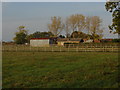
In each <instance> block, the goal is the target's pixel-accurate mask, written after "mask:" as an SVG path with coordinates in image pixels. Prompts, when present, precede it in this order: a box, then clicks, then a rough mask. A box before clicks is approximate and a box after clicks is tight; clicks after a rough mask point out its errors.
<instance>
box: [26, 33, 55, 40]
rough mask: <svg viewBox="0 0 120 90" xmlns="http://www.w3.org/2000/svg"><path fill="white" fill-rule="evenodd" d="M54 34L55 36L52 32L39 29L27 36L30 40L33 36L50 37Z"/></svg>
mask: <svg viewBox="0 0 120 90" xmlns="http://www.w3.org/2000/svg"><path fill="white" fill-rule="evenodd" d="M52 36H53V34H52V33H51V32H39V31H36V32H34V33H33V34H29V35H28V36H27V41H28V42H30V39H31V38H50V37H52Z"/></svg>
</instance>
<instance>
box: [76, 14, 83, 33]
mask: <svg viewBox="0 0 120 90" xmlns="http://www.w3.org/2000/svg"><path fill="white" fill-rule="evenodd" d="M76 20H77V22H76V23H77V28H78V31H79V32H81V31H82V30H83V29H84V28H85V16H84V15H82V14H76Z"/></svg>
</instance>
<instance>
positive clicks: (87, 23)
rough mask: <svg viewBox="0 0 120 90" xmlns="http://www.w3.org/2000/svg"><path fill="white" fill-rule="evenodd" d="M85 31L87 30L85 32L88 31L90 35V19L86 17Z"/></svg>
mask: <svg viewBox="0 0 120 90" xmlns="http://www.w3.org/2000/svg"><path fill="white" fill-rule="evenodd" d="M85 21H86V24H85V25H86V29H87V31H88V34H90V27H91V17H89V16H87V17H86V20H85Z"/></svg>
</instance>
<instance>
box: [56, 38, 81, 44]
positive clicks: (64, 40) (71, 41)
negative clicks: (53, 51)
mask: <svg viewBox="0 0 120 90" xmlns="http://www.w3.org/2000/svg"><path fill="white" fill-rule="evenodd" d="M81 40H82V39H81V38H58V40H57V43H58V46H64V44H65V43H69V44H75V43H76V44H78V43H80V42H81Z"/></svg>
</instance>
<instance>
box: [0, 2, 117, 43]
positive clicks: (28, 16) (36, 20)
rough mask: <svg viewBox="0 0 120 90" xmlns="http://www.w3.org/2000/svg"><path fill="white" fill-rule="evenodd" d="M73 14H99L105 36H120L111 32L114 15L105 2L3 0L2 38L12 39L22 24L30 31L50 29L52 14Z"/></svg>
mask: <svg viewBox="0 0 120 90" xmlns="http://www.w3.org/2000/svg"><path fill="white" fill-rule="evenodd" d="M72 14H83V15H85V16H99V17H100V18H101V19H102V20H103V23H102V26H103V27H104V28H105V29H104V33H103V34H104V38H117V37H118V36H117V35H114V34H110V33H109V30H108V25H110V24H111V23H112V16H111V14H110V13H109V12H107V11H106V10H105V2H84V3H83V2H71V3H70V2H59V3H55V2H44V3H43V2H36V3H35V2H3V3H2V19H3V21H2V24H3V28H2V31H3V33H2V35H3V36H2V40H4V41H11V40H12V39H13V37H14V33H15V32H16V31H17V27H18V26H20V25H25V26H26V29H28V30H29V33H33V32H35V31H41V32H42V31H48V28H47V24H48V23H50V18H51V17H52V16H60V17H62V19H63V20H64V19H65V18H66V17H68V16H70V15H72Z"/></svg>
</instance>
